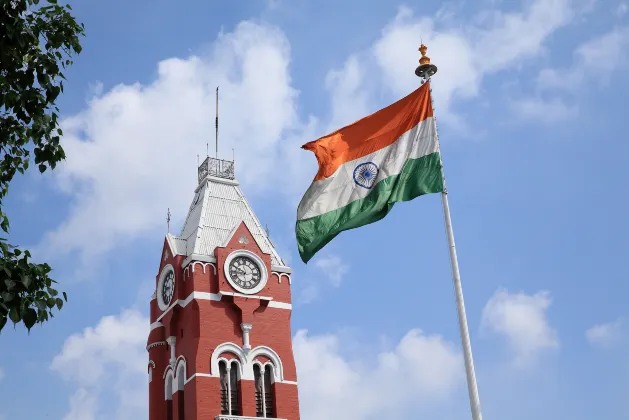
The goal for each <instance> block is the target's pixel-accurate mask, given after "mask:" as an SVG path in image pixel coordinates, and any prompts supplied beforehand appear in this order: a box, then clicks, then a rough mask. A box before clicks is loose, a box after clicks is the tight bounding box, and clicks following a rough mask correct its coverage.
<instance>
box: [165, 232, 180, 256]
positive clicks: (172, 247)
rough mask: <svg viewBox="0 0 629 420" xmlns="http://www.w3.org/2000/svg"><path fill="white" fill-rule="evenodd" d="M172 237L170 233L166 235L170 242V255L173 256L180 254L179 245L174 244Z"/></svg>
mask: <svg viewBox="0 0 629 420" xmlns="http://www.w3.org/2000/svg"><path fill="white" fill-rule="evenodd" d="M170 237H171V235H170V233H169V234H167V235H166V243H167V244H168V248H170V255H173V256H175V255H178V254H177V247H176V246H173V243H172V242H171V239H170Z"/></svg>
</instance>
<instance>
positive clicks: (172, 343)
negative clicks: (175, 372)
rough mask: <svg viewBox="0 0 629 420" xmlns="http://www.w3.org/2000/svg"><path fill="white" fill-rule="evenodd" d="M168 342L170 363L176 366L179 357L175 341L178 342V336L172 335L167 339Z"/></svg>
mask: <svg viewBox="0 0 629 420" xmlns="http://www.w3.org/2000/svg"><path fill="white" fill-rule="evenodd" d="M166 342H167V343H168V345H169V346H170V365H171V366H172V367H173V368H174V367H175V363H176V362H177V357H175V343H176V342H177V337H175V336H174V335H171V336H170V337H168V338H167V339H166Z"/></svg>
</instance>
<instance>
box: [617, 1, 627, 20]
mask: <svg viewBox="0 0 629 420" xmlns="http://www.w3.org/2000/svg"><path fill="white" fill-rule="evenodd" d="M628 10H629V6H628V5H627V3H624V2H623V3H620V4H619V5H618V7H617V8H616V11H615V12H614V14H615V15H616V17H617V18H618V19H620V18H622V17H623V16H625V15H626V14H627V11H628Z"/></svg>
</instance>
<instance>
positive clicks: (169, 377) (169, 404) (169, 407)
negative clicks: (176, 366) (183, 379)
mask: <svg viewBox="0 0 629 420" xmlns="http://www.w3.org/2000/svg"><path fill="white" fill-rule="evenodd" d="M164 384H165V386H164V393H165V398H166V420H173V371H172V370H170V371H168V373H167V374H166V380H165V383H164Z"/></svg>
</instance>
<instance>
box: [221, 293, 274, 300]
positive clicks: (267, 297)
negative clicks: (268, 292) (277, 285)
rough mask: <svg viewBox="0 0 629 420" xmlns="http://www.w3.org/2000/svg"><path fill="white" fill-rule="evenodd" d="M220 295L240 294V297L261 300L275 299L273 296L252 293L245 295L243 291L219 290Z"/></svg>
mask: <svg viewBox="0 0 629 420" xmlns="http://www.w3.org/2000/svg"><path fill="white" fill-rule="evenodd" d="M218 294H219V295H222V296H239V297H244V298H247V299H260V300H269V301H270V300H273V298H272V297H270V296H250V295H245V294H242V293H235V292H218Z"/></svg>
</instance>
